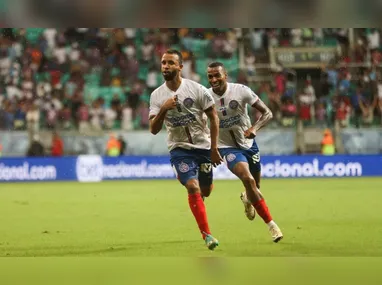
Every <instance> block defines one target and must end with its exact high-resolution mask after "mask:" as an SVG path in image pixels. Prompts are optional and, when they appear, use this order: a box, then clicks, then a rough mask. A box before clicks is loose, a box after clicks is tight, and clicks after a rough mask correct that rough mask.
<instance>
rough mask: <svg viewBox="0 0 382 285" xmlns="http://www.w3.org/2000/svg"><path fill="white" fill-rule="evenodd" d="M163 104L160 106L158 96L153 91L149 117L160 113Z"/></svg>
mask: <svg viewBox="0 0 382 285" xmlns="http://www.w3.org/2000/svg"><path fill="white" fill-rule="evenodd" d="M160 108H161V106H159V103H158V99H157V96H156V93H152V94H151V96H150V108H149V109H150V111H149V118H150V117H151V116H156V115H158V113H159V111H160Z"/></svg>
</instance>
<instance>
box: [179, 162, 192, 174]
mask: <svg viewBox="0 0 382 285" xmlns="http://www.w3.org/2000/svg"><path fill="white" fill-rule="evenodd" d="M178 167H179V171H180V172H182V173H186V172H187V171H189V170H190V167H189V166H188V164H187V163H184V162H182V163H181V164H179V166H178Z"/></svg>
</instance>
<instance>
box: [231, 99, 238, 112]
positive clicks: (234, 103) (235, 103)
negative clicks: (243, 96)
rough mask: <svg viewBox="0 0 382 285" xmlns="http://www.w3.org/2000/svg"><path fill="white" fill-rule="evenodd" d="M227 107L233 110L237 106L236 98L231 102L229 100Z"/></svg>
mask: <svg viewBox="0 0 382 285" xmlns="http://www.w3.org/2000/svg"><path fill="white" fill-rule="evenodd" d="M229 107H230V108H231V109H233V110H235V109H237V107H239V102H237V101H236V100H232V101H231V102H229Z"/></svg>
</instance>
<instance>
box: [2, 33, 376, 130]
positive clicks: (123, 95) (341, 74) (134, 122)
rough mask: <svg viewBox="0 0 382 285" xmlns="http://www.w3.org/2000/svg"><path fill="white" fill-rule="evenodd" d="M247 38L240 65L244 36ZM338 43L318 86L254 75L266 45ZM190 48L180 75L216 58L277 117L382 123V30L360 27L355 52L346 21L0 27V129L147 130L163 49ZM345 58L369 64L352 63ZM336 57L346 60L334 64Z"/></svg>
mask: <svg viewBox="0 0 382 285" xmlns="http://www.w3.org/2000/svg"><path fill="white" fill-rule="evenodd" d="M244 38H245V39H246V42H248V43H249V44H248V45H246V48H245V54H244V57H245V58H244V63H245V67H244V69H241V70H239V52H238V50H239V48H238V47H239V43H240V42H244V40H243V39H244ZM330 44H335V45H338V46H339V47H340V48H341V52H342V54H343V55H344V56H343V57H341V59H340V60H339V61H337V62H336V63H335V64H333V65H329V66H324V67H323V68H322V78H321V81H322V82H321V84H320V85H319V86H320V88H319V90H317V86H313V84H312V82H311V80H310V79H309V78H308V79H307V80H306V82H305V84H304V86H303V88H300V87H297V86H298V85H297V84H296V80H295V79H293V78H292V77H291V76H289V73H288V72H287V70H285V69H283V68H282V67H281V66H278V67H277V68H275V69H274V70H272V72H271V73H270V74H271V80H268V81H264V82H258V81H255V82H252V81H250V78H252V77H253V76H255V77H256V68H255V66H256V65H255V63H256V55H257V54H258V52H259V51H260V52H267V49H268V47H269V46H316V45H330ZM168 48H176V49H180V50H181V51H182V53H183V55H184V68H183V76H184V77H185V78H190V79H192V80H195V81H198V82H200V83H202V84H205V85H206V86H207V84H206V78H205V77H206V76H205V68H206V66H207V63H208V62H209V61H210V60H212V59H213V60H220V61H223V62H224V63H225V65H226V66H228V68H229V75H230V80H231V81H236V82H239V83H244V84H249V85H250V86H251V87H252V88H253V89H254V91H255V92H256V93H257V94H259V96H260V97H261V98H262V100H263V101H264V102H265V103H266V104H267V105H268V106H269V107H270V108H271V110H272V111H273V112H274V114H275V119H274V125H276V126H285V127H288V126H294V125H295V123H296V119H298V118H300V119H301V120H303V121H304V122H306V123H307V124H318V125H322V126H328V125H331V124H332V123H333V122H334V121H335V120H337V121H339V122H340V124H341V126H342V127H346V126H350V125H355V126H360V125H371V124H373V123H374V124H379V125H380V124H381V111H382V81H381V74H380V72H379V69H378V67H377V66H378V64H379V62H380V59H381V54H380V30H378V29H364V30H361V31H360V32H359V33H358V37H357V41H356V45H355V47H354V52H353V53H350V52H349V37H348V32H347V29H249V30H248V31H246V32H245V35H244V33H243V29H187V28H184V29H183V28H180V29H169V28H166V29H135V28H123V29H122V28H115V29H112V28H68V29H52V28H48V29H38V28H33V29H29V28H28V29H1V37H0V129H2V130H26V129H27V130H29V131H30V132H35V131H37V130H39V129H42V128H43V129H45V128H47V129H59V130H62V129H63V130H70V129H78V130H79V131H81V132H82V131H86V130H90V129H91V130H104V129H123V130H133V129H146V128H147V127H148V101H149V98H150V94H151V91H152V90H154V89H155V88H156V87H158V86H159V85H160V84H162V76H161V74H160V56H161V54H162V53H163V52H164V51H165V50H166V49H168ZM349 62H358V63H370V66H369V67H366V68H364V67H360V68H357V69H350V68H347V64H348V63H349ZM338 64H340V66H338ZM256 115H257V114H253V116H256Z"/></svg>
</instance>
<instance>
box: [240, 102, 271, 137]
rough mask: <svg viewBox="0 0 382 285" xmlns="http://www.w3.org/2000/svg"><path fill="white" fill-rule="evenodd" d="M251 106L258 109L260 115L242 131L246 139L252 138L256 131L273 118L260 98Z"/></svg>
mask: <svg viewBox="0 0 382 285" xmlns="http://www.w3.org/2000/svg"><path fill="white" fill-rule="evenodd" d="M252 107H253V108H256V109H257V110H259V111H260V113H261V116H260V118H259V119H258V120H257V121H256V122H255V123H254V124H253V126H252V127H251V128H249V129H248V130H246V131H245V132H244V136H245V137H246V138H248V139H253V138H254V137H255V136H256V133H257V131H258V130H260V129H261V128H262V127H264V126H265V125H266V124H268V122H269V121H270V120H272V118H273V114H272V112H271V110H270V109H269V108H268V107H267V105H265V103H264V102H263V101H261V100H260V99H259V100H257V101H256V103H255V104H253V105H252Z"/></svg>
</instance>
